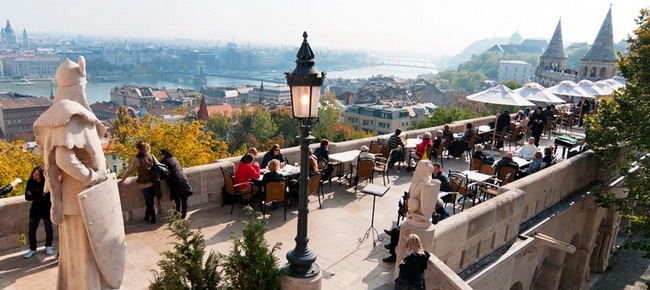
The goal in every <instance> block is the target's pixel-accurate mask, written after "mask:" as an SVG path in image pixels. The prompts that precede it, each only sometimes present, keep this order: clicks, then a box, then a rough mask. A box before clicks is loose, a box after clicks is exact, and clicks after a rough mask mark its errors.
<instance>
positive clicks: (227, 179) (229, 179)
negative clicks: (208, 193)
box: [220, 167, 253, 214]
mask: <svg viewBox="0 0 650 290" xmlns="http://www.w3.org/2000/svg"><path fill="white" fill-rule="evenodd" d="M220 168H221V175H223V184H224V187H223V188H224V191H225V192H224V193H227V194H230V195H231V196H232V197H233V200H232V206H231V207H230V214H232V212H233V210H234V209H235V203H237V201H238V200H240V199H241V196H242V195H244V194H247V193H249V192H242V191H239V190H237V186H239V185H243V184H249V186H253V183H252V182H250V181H247V182H242V183H237V184H235V183H234V181H233V174H232V172H230V170H228V169H227V168H224V167H220ZM222 194H223V193H222ZM223 204H224V203H223V200H222V202H221V207H223Z"/></svg>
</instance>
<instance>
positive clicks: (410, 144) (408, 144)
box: [404, 138, 422, 149]
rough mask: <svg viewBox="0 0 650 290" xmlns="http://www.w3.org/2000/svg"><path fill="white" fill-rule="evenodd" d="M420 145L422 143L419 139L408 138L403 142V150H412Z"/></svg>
mask: <svg viewBox="0 0 650 290" xmlns="http://www.w3.org/2000/svg"><path fill="white" fill-rule="evenodd" d="M420 143H422V139H420V138H409V139H406V140H404V148H406V149H414V148H415V147H417V146H418V144H420Z"/></svg>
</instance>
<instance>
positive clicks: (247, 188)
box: [233, 153, 260, 200]
mask: <svg viewBox="0 0 650 290" xmlns="http://www.w3.org/2000/svg"><path fill="white" fill-rule="evenodd" d="M254 160H255V159H254V158H253V155H250V154H248V153H246V155H244V157H242V163H239V165H237V170H235V176H234V177H233V182H234V183H235V184H239V183H244V184H240V185H238V186H237V187H236V189H237V190H238V191H239V192H243V193H245V194H244V195H242V198H243V199H245V200H250V198H251V197H252V196H253V195H254V194H256V193H258V192H259V187H258V185H255V184H250V183H245V182H249V181H253V180H259V179H260V166H259V165H258V164H257V162H254Z"/></svg>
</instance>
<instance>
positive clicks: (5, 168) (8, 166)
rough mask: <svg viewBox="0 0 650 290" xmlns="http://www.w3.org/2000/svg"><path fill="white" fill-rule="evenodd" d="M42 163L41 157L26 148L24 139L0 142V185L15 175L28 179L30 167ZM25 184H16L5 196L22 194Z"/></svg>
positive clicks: (8, 181) (5, 183)
mask: <svg viewBox="0 0 650 290" xmlns="http://www.w3.org/2000/svg"><path fill="white" fill-rule="evenodd" d="M42 165H43V157H42V156H38V155H36V154H34V153H32V152H30V151H28V150H26V147H25V142H24V141H14V142H11V143H4V142H0V186H5V185H7V184H9V183H10V182H11V181H12V180H14V179H16V177H19V178H21V179H22V180H23V181H26V180H27V179H29V177H30V174H31V173H32V169H34V167H36V166H42ZM25 184H27V183H26V182H22V183H20V184H18V185H17V186H16V187H15V188H14V190H13V191H12V192H10V193H9V194H7V196H16V195H23V194H24V193H25Z"/></svg>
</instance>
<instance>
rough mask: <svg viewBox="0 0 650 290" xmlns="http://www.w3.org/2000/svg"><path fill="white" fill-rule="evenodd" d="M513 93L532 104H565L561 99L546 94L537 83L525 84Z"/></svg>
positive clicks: (548, 93) (551, 94)
mask: <svg viewBox="0 0 650 290" xmlns="http://www.w3.org/2000/svg"><path fill="white" fill-rule="evenodd" d="M513 92H515V93H517V94H519V95H521V96H522V97H524V98H525V99H526V100H529V101H533V102H542V103H550V104H561V103H566V101H565V100H563V99H562V98H560V97H558V96H556V95H554V94H553V93H550V92H547V91H546V90H545V89H544V87H543V86H542V85H540V84H538V83H535V82H532V83H527V84H525V85H524V86H523V87H521V88H518V89H516V90H514V91H513Z"/></svg>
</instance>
